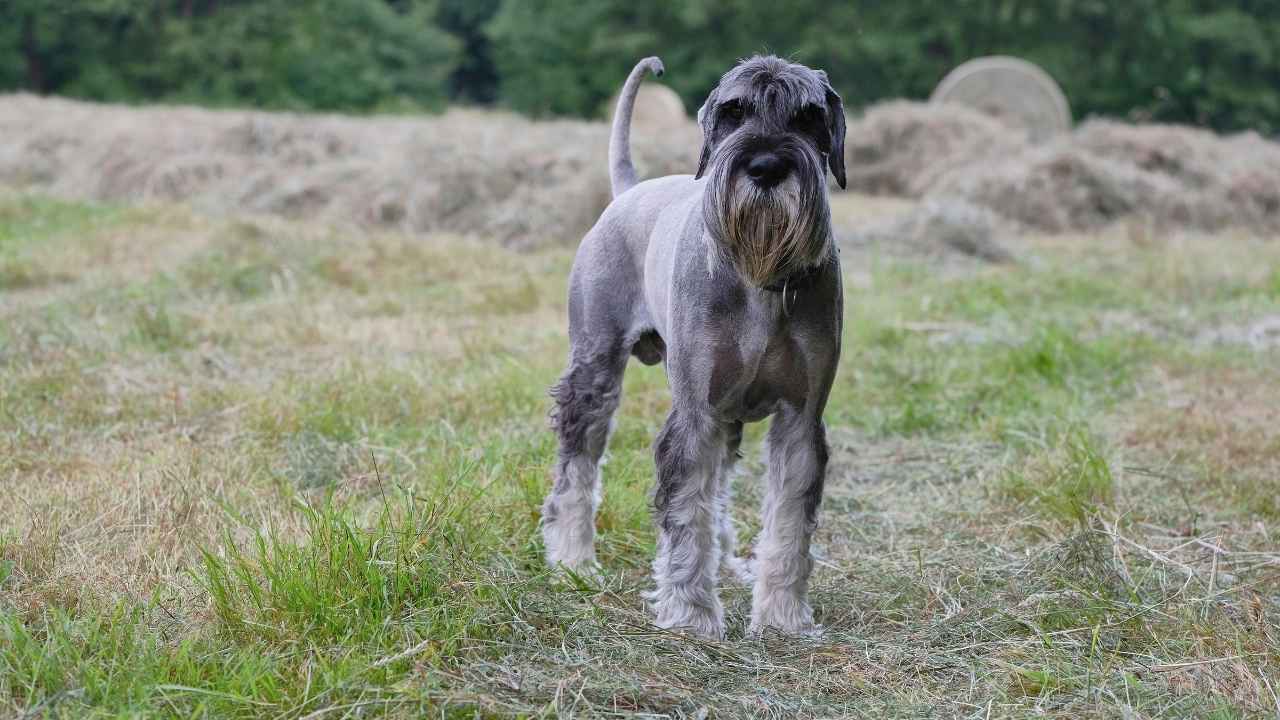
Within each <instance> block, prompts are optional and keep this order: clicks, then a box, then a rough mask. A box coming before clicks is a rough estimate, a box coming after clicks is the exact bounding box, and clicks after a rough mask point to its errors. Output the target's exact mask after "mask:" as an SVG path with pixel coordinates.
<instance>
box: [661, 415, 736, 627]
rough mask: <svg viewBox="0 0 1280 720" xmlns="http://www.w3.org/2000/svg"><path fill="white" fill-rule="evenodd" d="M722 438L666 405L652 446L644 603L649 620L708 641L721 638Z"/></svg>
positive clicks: (713, 427)
mask: <svg viewBox="0 0 1280 720" xmlns="http://www.w3.org/2000/svg"><path fill="white" fill-rule="evenodd" d="M724 442H725V438H724V430H723V429H722V428H720V427H718V425H717V424H716V423H715V422H714V421H712V420H711V419H709V418H707V417H699V416H697V415H696V414H694V413H689V412H683V413H682V412H680V411H678V410H672V412H671V414H670V415H669V416H667V422H666V424H665V425H664V426H663V428H662V431H661V432H660V433H659V434H658V439H657V442H656V443H655V444H654V460H655V462H656V465H657V470H658V485H657V490H656V492H655V494H654V507H655V509H656V520H657V523H658V555H657V558H656V559H655V560H654V563H653V571H654V581H655V583H656V584H657V588H656V590H655V591H654V593H653V594H652V595H651V596H650V600H651V601H652V604H653V609H654V611H655V613H656V615H657V619H656V622H657V624H658V626H659V627H662V628H668V629H679V630H686V631H689V632H691V633H693V634H695V635H700V636H703V637H710V638H721V637H724V607H723V606H722V605H721V604H720V598H719V596H718V595H717V594H716V576H717V573H718V572H719V567H720V540H719V537H718V532H719V528H718V526H717V520H718V517H717V507H718V506H717V502H718V498H717V494H718V491H719V469H720V468H719V465H720V463H722V462H723V459H724V456H725V452H724Z"/></svg>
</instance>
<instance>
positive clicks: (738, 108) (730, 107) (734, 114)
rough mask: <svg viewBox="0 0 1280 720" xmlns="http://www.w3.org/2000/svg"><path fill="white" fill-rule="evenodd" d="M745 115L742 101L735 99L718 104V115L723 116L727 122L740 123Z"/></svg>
mask: <svg viewBox="0 0 1280 720" xmlns="http://www.w3.org/2000/svg"><path fill="white" fill-rule="evenodd" d="M745 115H746V109H745V108H743V107H742V103H740V102H738V101H737V100H730V101H729V102H727V103H725V104H723V105H721V106H720V117H722V118H724V119H725V120H726V121H728V122H731V123H734V124H737V123H740V122H742V118H743V116H745Z"/></svg>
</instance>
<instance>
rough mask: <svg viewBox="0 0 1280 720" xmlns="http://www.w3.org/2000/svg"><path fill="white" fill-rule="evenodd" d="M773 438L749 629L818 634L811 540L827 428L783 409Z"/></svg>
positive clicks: (824, 465) (818, 420)
mask: <svg viewBox="0 0 1280 720" xmlns="http://www.w3.org/2000/svg"><path fill="white" fill-rule="evenodd" d="M768 442H769V467H768V471H767V475H766V488H765V497H764V508H763V512H762V515H763V524H764V528H763V530H762V532H761V535H760V540H759V541H758V542H757V544H756V548H755V554H756V561H755V562H756V564H755V570H756V584H755V588H754V590H753V593H752V606H751V628H750V632H751V633H752V634H760V633H761V632H763V631H764V630H765V629H766V628H775V629H778V630H781V631H783V632H786V633H792V634H804V635H810V634H816V633H817V632H819V630H820V628H819V627H818V626H817V625H815V624H814V622H813V609H812V608H811V607H810V606H809V600H808V591H809V573H810V572H811V571H812V569H813V559H812V558H811V557H810V554H809V541H810V538H811V537H812V536H813V531H814V530H815V529H816V527H817V519H818V505H819V504H820V503H821V502H822V484H823V479H824V477H825V475H826V469H827V440H826V430H825V428H824V426H823V424H822V420H821V418H820V417H813V416H812V415H810V414H807V413H806V414H801V413H798V412H794V411H790V410H782V411H780V412H779V413H778V414H777V415H776V416H775V417H774V419H773V424H772V426H771V427H770V429H769V437H768Z"/></svg>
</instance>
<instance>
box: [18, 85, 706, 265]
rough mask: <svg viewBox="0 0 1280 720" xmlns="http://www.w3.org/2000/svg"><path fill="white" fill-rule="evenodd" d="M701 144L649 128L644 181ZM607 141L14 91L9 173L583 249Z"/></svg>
mask: <svg viewBox="0 0 1280 720" xmlns="http://www.w3.org/2000/svg"><path fill="white" fill-rule="evenodd" d="M699 139H700V136H699V133H698V130H697V127H696V126H695V125H694V124H693V123H692V122H689V123H686V124H685V125H683V126H678V127H671V126H668V127H664V128H663V130H662V132H661V134H652V135H650V134H647V133H646V134H645V136H644V137H643V138H641V137H639V136H638V137H637V140H636V143H635V145H636V147H635V152H636V163H637V165H638V166H639V169H640V172H641V173H642V176H654V175H660V174H669V173H674V172H691V171H692V169H693V167H694V162H695V160H696V152H697V147H698V142H699ZM607 147H608V128H607V127H606V126H605V125H604V124H603V123H587V122H570V121H556V122H534V121H530V120H526V119H523V118H520V117H517V116H515V115H509V114H502V113H493V112H480V111H471V110H454V111H451V112H449V113H446V114H445V115H442V116H438V117H427V118H418V117H414V118H409V117H402V118H396V117H368V118H355V117H341V116H321V115H288V114H278V113H261V112H246V111H211V110H204V109H195V108H163V107H150V108H126V107H120V106H110V105H96V104H91V103H82V102H74V101H70V100H63V99H52V98H49V99H46V98H37V97H33V96H29V95H10V96H3V97H0V183H5V184H9V185H21V186H30V187H35V188H38V189H41V190H42V191H45V192H50V193H52V194H55V195H59V196H63V197H70V198H84V199H93V200H148V199H160V200H167V201H172V200H187V201H191V202H193V203H195V204H197V205H198V206H202V207H207V208H209V209H212V210H216V211H249V212H261V213H270V214H278V215H284V216H289V217H306V218H312V219H322V220H326V221H335V222H352V221H354V222H357V223H363V224H368V225H374V226H389V227H396V228H400V229H404V230H408V231H413V232H429V231H451V232H458V233H474V234H477V235H481V236H484V237H488V238H497V239H498V240H499V241H501V242H503V243H504V244H507V245H512V246H521V247H528V246H536V245H543V244H573V243H576V242H577V241H578V239H579V238H580V237H581V234H582V233H583V232H584V231H585V230H586V229H587V228H589V227H590V226H591V224H592V223H594V222H595V219H596V217H597V216H598V215H599V213H600V211H601V210H603V209H604V207H605V205H607V204H608V201H609V178H608V170H607V167H606V158H605V155H606V151H607Z"/></svg>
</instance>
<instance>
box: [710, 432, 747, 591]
mask: <svg viewBox="0 0 1280 720" xmlns="http://www.w3.org/2000/svg"><path fill="white" fill-rule="evenodd" d="M726 435H727V436H726V439H725V440H726V442H725V457H724V461H723V462H722V463H721V465H720V473H719V475H720V478H719V487H718V489H717V492H716V536H717V538H718V539H719V541H720V561H721V563H722V564H723V565H724V568H725V570H728V571H729V573H730V574H731V575H732V576H733V577H734V578H736V579H737V580H738V581H739V582H741V583H747V584H750V583H751V581H752V580H753V579H754V576H753V575H752V573H751V566H750V563H748V562H747V560H746V559H745V558H740V557H738V556H737V547H738V533H737V531H736V530H734V528H733V509H732V506H733V467H734V465H735V464H737V461H738V459H739V458H740V457H741V456H740V455H739V454H738V450H739V448H741V447H742V423H740V422H739V423H734V424H732V425H730V426H729V428H728V431H727V433H726Z"/></svg>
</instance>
